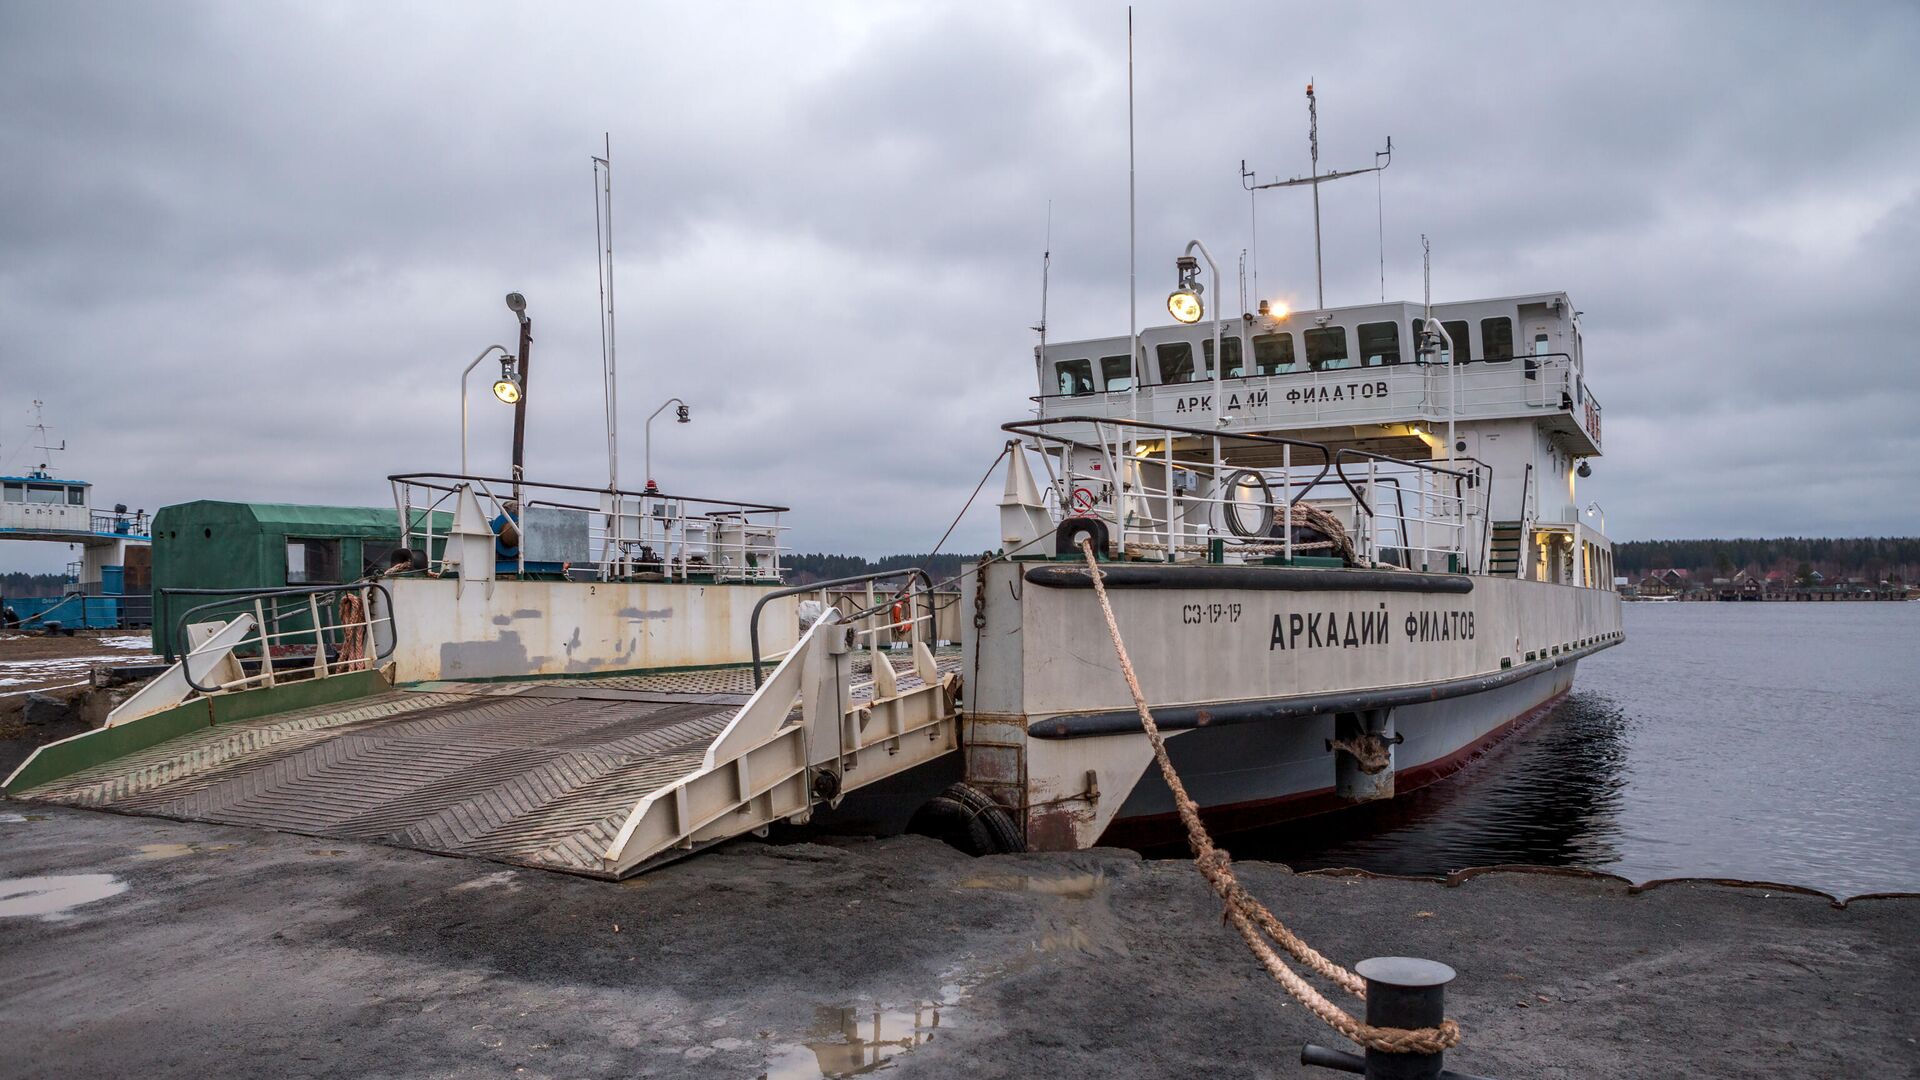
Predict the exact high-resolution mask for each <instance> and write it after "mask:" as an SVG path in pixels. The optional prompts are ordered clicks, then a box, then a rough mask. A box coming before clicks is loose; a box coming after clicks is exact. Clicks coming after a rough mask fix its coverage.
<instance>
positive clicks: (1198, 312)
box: [1167, 255, 1207, 323]
mask: <svg viewBox="0 0 1920 1080" xmlns="http://www.w3.org/2000/svg"><path fill="white" fill-rule="evenodd" d="M1174 268H1175V269H1176V270H1178V271H1179V272H1180V284H1179V285H1178V286H1177V287H1176V288H1175V289H1174V290H1173V291H1172V292H1170V293H1168V294H1167V314H1169V315H1171V316H1173V317H1174V319H1175V320H1176V321H1178V322H1183V323H1197V322H1199V321H1200V317H1201V316H1202V315H1205V314H1206V313H1207V307H1206V305H1205V304H1203V303H1201V302H1200V294H1201V292H1203V291H1204V290H1202V289H1201V287H1200V282H1199V281H1198V280H1196V279H1197V278H1198V277H1199V276H1200V260H1198V259H1196V258H1194V257H1193V256H1191V255H1182V256H1180V258H1179V259H1178V260H1176V261H1175V263H1174Z"/></svg>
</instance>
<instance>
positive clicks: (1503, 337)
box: [962, 249, 1622, 849]
mask: <svg viewBox="0 0 1920 1080" xmlns="http://www.w3.org/2000/svg"><path fill="white" fill-rule="evenodd" d="M1190 250H1191V249H1190ZM1180 272H1181V281H1180V285H1181V287H1180V289H1178V290H1176V292H1175V294H1174V296H1173V297H1171V298H1170V303H1169V311H1170V312H1171V313H1173V314H1174V315H1175V316H1176V317H1179V318H1181V319H1182V321H1179V322H1175V323H1172V324H1168V325H1162V326H1154V327H1150V328H1147V329H1145V330H1144V331H1143V332H1141V333H1140V334H1139V335H1138V350H1137V352H1136V351H1135V349H1134V348H1133V347H1132V345H1131V342H1130V340H1129V337H1125V336H1123V337H1110V338H1098V339H1091V340H1084V341H1067V342H1049V343H1046V344H1045V345H1043V346H1042V347H1041V348H1040V349H1037V350H1036V353H1035V373H1036V375H1037V378H1038V383H1039V388H1040V393H1039V395H1038V396H1036V397H1034V398H1033V399H1032V400H1033V402H1034V406H1035V408H1034V416H1033V417H1032V418H1031V419H1026V420H1021V421H1018V422H1014V423H1009V424H1007V425H1005V429H1006V431H1007V432H1008V433H1009V434H1010V435H1011V436H1012V442H1011V443H1010V450H1011V456H1010V459H1009V464H1008V466H1007V471H1006V484H1005V493H1004V495H1003V497H1002V500H1001V504H1000V512H1001V542H1002V545H1003V549H1002V557H999V558H995V559H992V560H985V561H983V562H982V563H981V564H980V565H979V566H978V572H977V578H976V579H975V583H974V585H973V586H972V588H973V589H974V596H973V597H972V601H973V604H974V607H975V617H974V619H973V620H972V626H971V627H970V628H968V630H967V631H966V634H965V638H964V656H963V663H962V671H963V672H964V673H965V677H966V680H967V685H966V708H965V717H964V737H963V747H964V752H965V755H966V776H967V781H968V783H970V784H972V785H973V786H975V787H977V788H980V789H981V790H983V791H985V792H987V793H988V794H989V795H990V796H991V797H992V798H993V799H994V801H996V802H997V803H999V804H1000V805H1001V806H1002V807H1004V808H1006V809H1007V810H1008V811H1009V812H1010V813H1012V814H1013V815H1014V816H1015V817H1016V819H1017V821H1018V824H1019V826H1020V828H1021V831H1022V832H1023V833H1024V835H1025V838H1026V841H1027V843H1028V845H1029V846H1031V847H1034V848H1037V849H1074V848H1083V847H1088V846H1091V845H1095V844H1124V845H1135V846H1140V845H1148V846H1150V845H1154V844H1158V843H1162V842H1167V841H1172V840H1175V839H1177V837H1178V835H1179V831H1178V824H1177V821H1176V818H1175V814H1174V807H1173V803H1172V799H1171V795H1170V793H1169V791H1168V789H1167V787H1166V785H1165V783H1164V782H1163V781H1162V779H1161V777H1160V774H1159V772H1158V770H1157V769H1154V768H1153V767H1152V752H1151V748H1150V746H1149V744H1148V741H1147V738H1146V736H1145V734H1144V732H1143V730H1142V728H1141V725H1140V721H1139V718H1138V716H1137V715H1136V712H1135V708H1134V706H1133V703H1132V699H1131V697H1130V695H1129V692H1128V690H1127V687H1126V685H1125V682H1124V680H1123V678H1122V675H1121V672H1120V667H1119V664H1118V662H1117V660H1116V657H1115V654H1114V651H1113V649H1112V648H1111V647H1110V645H1109V643H1108V640H1107V633H1106V630H1105V626H1104V622H1103V617H1102V613H1101V611H1100V608H1099V606H1098V604H1097V602H1096V597H1095V594H1094V592H1093V590H1092V588H1091V586H1092V577H1091V573H1090V571H1089V569H1088V568H1087V566H1086V565H1085V561H1084V556H1083V554H1082V551H1081V549H1080V546H1079V544H1080V541H1081V540H1082V539H1086V540H1089V541H1091V542H1092V543H1093V545H1094V546H1095V547H1096V549H1097V551H1098V557H1099V559H1100V561H1101V566H1102V572H1103V574H1104V577H1105V584H1106V588H1107V590H1108V591H1109V593H1110V596H1111V598H1112V603H1113V607H1114V610H1115V613H1116V617H1117V620H1118V624H1119V627H1120V630H1121V632H1122V634H1123V635H1124V636H1125V637H1126V640H1127V642H1128V644H1129V648H1130V652H1131V657H1132V662H1133V664H1134V667H1135V669H1136V671H1137V672H1138V674H1139V678H1140V683H1141V685H1142V687H1143V689H1144V691H1145V693H1146V694H1147V695H1148V698H1149V700H1150V703H1151V704H1152V706H1153V711H1154V716H1155V719H1156V721H1157V723H1158V724H1159V726H1160V728H1161V729H1162V731H1163V732H1165V733H1166V734H1167V735H1168V738H1169V741H1168V751H1169V754H1170V755H1171V757H1172V760H1173V763H1174V765H1175V766H1176V768H1177V769H1178V770H1179V773H1180V775H1181V777H1182V779H1183V781H1184V783H1185V784H1186V786H1187V788H1188V789H1189V791H1190V792H1191V793H1192V794H1193V796H1194V798H1195V799H1196V800H1197V801H1198V802H1199V803H1200V804H1201V806H1202V807H1203V809H1204V813H1205V815H1206V816H1207V818H1208V819H1209V821H1210V823H1211V824H1212V825H1213V826H1214V827H1216V828H1221V829H1226V830H1231V829H1236V828H1247V827H1254V826H1260V825H1265V824H1269V823H1272V822H1276V821H1280V820H1284V819H1287V818H1290V817H1296V816H1300V815H1306V814H1312V813H1316V812H1321V811H1326V810H1330V809H1334V808H1337V807H1341V806H1345V805H1350V804H1354V803H1359V802H1366V801H1370V800H1376V799H1383V798H1390V797H1392V796H1394V795H1396V794H1400V793H1404V792H1406V791H1409V790H1411V789H1413V788H1416V787H1419V786H1420V785H1423V784H1426V783H1429V782H1431V781H1433V780H1436V779H1438V778H1440V777H1443V776H1445V775H1447V774H1448V773H1450V772H1452V771H1454V770H1456V769H1458V768H1460V767H1461V766H1462V765H1464V764H1465V763H1467V762H1468V761H1470V760H1471V759H1473V758H1474V757H1475V756H1476V755H1478V754H1480V753H1481V752H1483V751H1484V750H1486V749H1487V748H1488V747H1489V746H1490V745H1492V744H1493V743H1495V742H1497V741H1498V740H1500V739H1501V738H1503V737H1505V736H1507V735H1508V734H1510V733H1512V732H1514V731H1516V730H1518V729H1519V728H1520V727H1521V726H1523V725H1525V724H1526V723H1527V722H1528V721H1529V720H1531V719H1533V718H1535V717H1538V716H1540V715H1541V714H1542V713H1544V712H1545V711H1546V710H1548V709H1551V708H1552V707H1553V706H1554V704H1555V703H1556V702H1558V701H1559V700H1560V699H1561V698H1562V697H1563V696H1565V695H1566V694H1567V692H1568V691H1569V689H1570V688H1571V686H1572V684H1573V679H1574V673H1575V670H1576V668H1577V667H1578V665H1579V661H1580V660H1581V658H1583V657H1585V656H1588V655H1591V654H1592V653H1594V652H1596V651H1598V650H1601V649H1605V648H1608V647H1610V646H1612V645H1614V644H1617V643H1618V642H1619V641H1620V640H1621V637H1622V632H1621V624H1620V601H1619V597H1618V595H1617V594H1616V593H1615V591H1614V590H1613V589H1612V588H1611V583H1612V581H1613V556H1612V546H1611V544H1610V542H1609V541H1608V539H1607V536H1606V533H1605V520H1604V515H1603V514H1602V513H1601V511H1600V509H1599V507H1597V506H1588V507H1585V508H1582V507H1581V505H1580V503H1579V501H1578V499H1577V496H1576V485H1577V481H1578V478H1579V477H1581V476H1585V475H1588V474H1589V472H1590V469H1591V465H1590V464H1589V463H1590V461H1591V460H1592V459H1594V458H1598V457H1599V456H1600V455H1601V452H1602V427H1601V418H1602V415H1603V410H1602V408H1601V404H1600V402H1599V400H1598V399H1597V398H1596V397H1595V396H1594V394H1593V392H1592V390H1591V389H1590V388H1589V386H1588V382H1587V371H1586V359H1585V355H1584V350H1583V348H1582V344H1581V338H1580V324H1579V319H1578V315H1579V313H1578V312H1577V311H1575V309H1574V307H1573V304H1572V302H1571V301H1570V300H1569V298H1568V297H1567V295H1566V294H1565V293H1560V292H1549V293H1539V294H1531V295H1525V296H1511V297H1502V298H1496V299H1488V300H1475V301H1467V302H1459V303H1443V304H1434V305H1432V306H1431V308H1430V309H1429V308H1428V307H1426V306H1424V305H1421V304H1414V303H1383V304H1366V305H1358V306H1351V307H1334V308H1327V309H1324V310H1311V311H1300V312H1296V313H1291V314H1289V313H1286V312H1284V311H1282V310H1275V309H1271V308H1269V307H1268V306H1267V305H1265V304H1262V305H1261V310H1260V311H1259V312H1258V313H1249V314H1243V315H1241V316H1239V317H1226V318H1220V317H1218V316H1216V317H1215V321H1213V322H1211V323H1202V322H1200V321H1199V316H1200V315H1201V305H1200V303H1199V300H1198V290H1197V289H1194V288H1193V287H1192V283H1193V272H1194V264H1193V261H1192V260H1191V259H1185V258H1183V259H1182V261H1181V264H1180ZM1187 318H1191V319H1193V320H1194V321H1192V322H1188V321H1185V319H1187ZM1216 357H1217V358H1218V362H1217V363H1216ZM1136 376H1137V378H1136ZM1033 460H1037V461H1038V462H1039V463H1040V465H1041V467H1042V469H1043V472H1042V473H1041V474H1040V475H1041V476H1042V477H1043V480H1044V482H1037V481H1036V480H1035V475H1036V474H1035V472H1034V470H1033V467H1032V464H1031V462H1032V461H1033Z"/></svg>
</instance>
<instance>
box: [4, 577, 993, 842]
mask: <svg viewBox="0 0 1920 1080" xmlns="http://www.w3.org/2000/svg"><path fill="white" fill-rule="evenodd" d="M853 641H854V634H853V632H852V631H851V629H850V628H849V627H848V626H847V625H846V624H844V623H841V622H839V621H838V620H837V619H835V618H834V617H832V616H831V615H829V616H828V617H825V618H823V619H822V620H821V621H820V622H818V623H816V624H815V625H814V627H813V628H811V629H809V631H808V632H807V634H806V635H805V636H803V638H802V640H801V642H800V644H799V645H797V646H796V647H795V648H794V649H793V650H792V651H791V652H790V653H789V654H788V655H787V657H786V658H785V659H784V660H783V661H782V663H781V664H780V665H779V666H778V667H776V668H775V669H773V671H772V673H771V674H770V675H769V676H768V677H767V679H766V681H765V683H764V684H763V685H761V686H759V687H758V688H755V687H754V686H753V685H752V676H751V673H750V672H749V671H747V670H745V669H724V670H718V671H703V672H682V673H671V672H669V673H653V674H638V675H625V676H608V677H602V678H589V679H568V680H546V681H528V682H498V683H463V682H433V683H423V684H418V685H415V686H410V687H402V688H392V687H387V686H385V685H384V684H381V686H380V687H379V689H378V692H375V693H373V694H370V695H366V696H361V697H357V698H354V699H352V700H349V701H345V702H340V703H337V704H321V705H314V706H310V707H307V708H300V709H294V710H291V711H285V712H275V713H271V714H268V715H263V716H257V717H252V718H246V719H236V720H231V721H228V722H224V723H214V724H211V725H208V726H204V727H199V728H196V729H195V730H192V731H189V732H188V733H185V734H181V735H178V736H176V737H173V738H169V739H166V740H165V741H161V742H158V743H157V744H155V745H151V746H147V747H145V748H142V749H138V750H135V751H133V752H131V753H128V754H123V755H119V756H115V757H113V758H112V760H108V761H102V762H99V763H97V764H93V765H90V766H88V767H85V768H82V769H79V770H78V771H73V772H70V773H68V774H66V775H63V776H60V777H58V778H56V779H52V780H48V781H46V782H40V783H36V784H35V786H32V787H27V788H24V789H23V790H18V791H15V790H12V789H11V788H10V789H9V792H8V793H9V794H10V795H13V796H14V797H16V798H21V799H25V800H28V801H37V802H47V803H58V804H63V805H68V806H78V807H87V808H92V809H100V810H110V811H116V812H122V813H130V814H152V815H157V816H162V817H170V818H177V819H183V820H191V821H208V822H215V823H220V824H227V825H241V826H250V827H256V828H267V829H274V830H278V831H283V832H292V833H299V834H304V835H311V836H318V837H332V838H339V839H349V840H358V841H365V842H372V843H383V844H392V845H396V846H401V847H408V848H416V849H419V850H423V851H431V852H437V853H441V854H447V855H460V856H470V857H475V858H483V859H491V860H496V861H499V862H505V863H512V864H516V865H521V866H529V867H536V868H540V869H546V870H557V871H564V872H567V873H574V874H584V875H589V876H594V877H606V878H618V877H624V876H627V875H629V874H632V873H635V872H637V871H640V870H644V869H646V868H648V867H650V866H653V865H657V864H658V863H660V862H663V861H667V860H670V859H673V858H677V857H680V856H682V855H685V854H687V853H689V852H691V851H695V850H698V849H699V848H701V847H704V846H707V845H709V844H712V843H716V842H718V841H720V840H724V839H727V838H729V837H732V836H737V835H741V834H743V833H747V832H753V831H758V830H763V829H765V828H766V827H767V826H769V825H771V824H773V823H774V822H777V821H788V820H791V821H804V820H805V819H806V818H807V817H808V816H809V815H810V814H811V811H812V808H813V806H814V805H815V804H817V803H823V802H824V803H828V804H837V802H838V801H839V799H840V798H841V797H843V796H844V795H845V793H847V792H849V791H852V790H855V789H857V788H858V787H861V786H864V785H866V784H869V783H872V782H874V781H877V780H881V779H885V778H887V777H890V776H894V775H897V774H899V773H900V772H903V771H905V770H907V769H909V768H913V767H915V766H917V765H920V764H923V763H925V762H928V761H931V760H933V759H935V758H938V757H940V756H942V755H944V754H946V753H950V752H953V751H954V750H956V749H957V748H958V731H957V724H956V715H955V708H954V696H955V692H956V690H957V674H956V672H955V671H954V668H955V667H956V666H957V665H956V664H955V663H953V662H951V661H949V662H948V663H946V664H944V665H943V664H941V663H938V662H936V660H935V659H934V657H933V655H932V653H931V651H929V650H928V649H927V648H926V647H925V646H924V645H917V646H916V647H915V649H914V652H913V653H912V664H911V667H910V668H909V669H908V670H907V671H904V672H903V671H896V670H895V669H894V667H893V665H892V663H891V661H889V660H888V659H887V658H886V656H885V655H884V654H882V653H880V652H879V651H877V650H873V651H862V650H856V649H854V648H853ZM856 657H857V658H858V659H859V660H861V661H863V663H862V664H859V665H856V663H855V660H856ZM861 667H865V669H866V670H865V671H864V672H863V671H861V670H860V668H861ZM259 692H260V691H256V693H259ZM154 719H158V718H154ZM139 722H141V721H135V723H139ZM112 730H113V729H102V730H100V731H96V732H89V733H88V734H87V735H82V736H78V737H76V738H77V739H86V738H89V737H100V736H105V735H107V734H108V733H110V732H111V731H112ZM28 764H29V765H31V764H32V762H29V763H28ZM28 771H29V770H28V767H27V766H23V767H22V770H21V773H17V774H16V776H15V780H16V781H17V780H18V779H19V778H20V776H21V775H22V774H24V773H28ZM10 783H12V781H10Z"/></svg>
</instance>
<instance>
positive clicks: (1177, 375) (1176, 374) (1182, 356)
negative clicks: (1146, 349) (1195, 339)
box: [1153, 341, 1193, 383]
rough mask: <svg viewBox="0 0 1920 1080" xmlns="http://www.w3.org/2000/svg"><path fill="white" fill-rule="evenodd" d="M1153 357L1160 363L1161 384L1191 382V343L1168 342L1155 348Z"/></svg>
mask: <svg viewBox="0 0 1920 1080" xmlns="http://www.w3.org/2000/svg"><path fill="white" fill-rule="evenodd" d="M1153 352H1154V355H1155V356H1156V357H1157V358H1158V359H1159V361H1160V381H1161V382H1163V383H1183V382H1192V381H1193V343H1192V342H1190V341H1169V342H1167V343H1166V344H1165V345H1159V346H1156V347H1155V348H1154V350H1153Z"/></svg>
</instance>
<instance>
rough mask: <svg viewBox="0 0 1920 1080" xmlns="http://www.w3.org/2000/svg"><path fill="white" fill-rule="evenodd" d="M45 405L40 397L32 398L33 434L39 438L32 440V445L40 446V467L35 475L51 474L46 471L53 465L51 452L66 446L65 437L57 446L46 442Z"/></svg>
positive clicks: (63, 448)
mask: <svg viewBox="0 0 1920 1080" xmlns="http://www.w3.org/2000/svg"><path fill="white" fill-rule="evenodd" d="M45 405H46V403H45V402H43V401H41V400H40V399H38V398H35V399H34V402H33V430H34V432H35V434H37V435H38V436H39V438H37V439H36V440H35V441H34V444H33V445H35V446H37V447H39V448H40V469H39V472H38V473H37V475H39V476H51V475H52V474H51V473H50V472H48V471H47V470H48V469H50V468H52V466H53V453H54V451H56V450H65V449H66V448H67V440H65V439H61V440H60V445H59V446H52V445H50V444H48V442H47V418H46V415H45V412H44V406H45Z"/></svg>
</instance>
